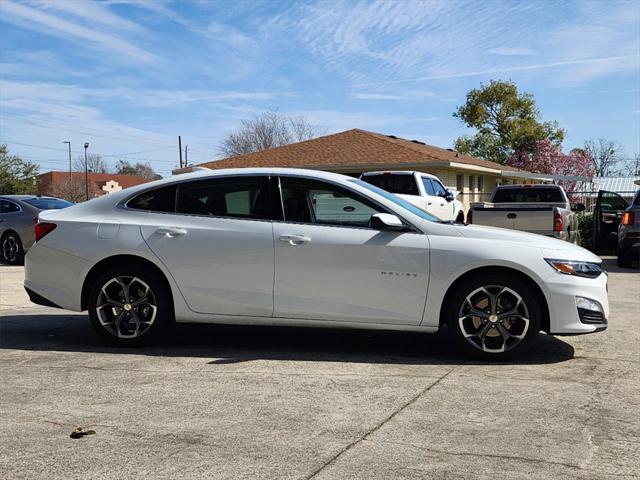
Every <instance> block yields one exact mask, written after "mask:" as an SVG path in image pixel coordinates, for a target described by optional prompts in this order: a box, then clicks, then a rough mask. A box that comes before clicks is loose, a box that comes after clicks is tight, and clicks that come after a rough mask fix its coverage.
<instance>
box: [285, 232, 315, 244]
mask: <svg viewBox="0 0 640 480" xmlns="http://www.w3.org/2000/svg"><path fill="white" fill-rule="evenodd" d="M279 240H280V241H281V242H288V243H289V245H300V244H302V243H309V242H311V238H310V237H307V236H306V235H289V234H285V235H280V237H279Z"/></svg>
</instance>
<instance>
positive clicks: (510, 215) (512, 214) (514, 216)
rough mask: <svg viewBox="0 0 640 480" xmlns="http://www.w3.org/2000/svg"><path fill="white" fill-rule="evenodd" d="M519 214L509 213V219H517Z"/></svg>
mask: <svg viewBox="0 0 640 480" xmlns="http://www.w3.org/2000/svg"><path fill="white" fill-rule="evenodd" d="M517 217H518V214H517V213H507V218H517Z"/></svg>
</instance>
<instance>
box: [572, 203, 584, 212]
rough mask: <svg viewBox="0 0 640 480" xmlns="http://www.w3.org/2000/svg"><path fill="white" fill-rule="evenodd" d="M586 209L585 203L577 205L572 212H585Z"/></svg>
mask: <svg viewBox="0 0 640 480" xmlns="http://www.w3.org/2000/svg"><path fill="white" fill-rule="evenodd" d="M585 209H586V208H585V206H584V203H576V204H575V205H574V206H573V208H572V209H571V210H573V211H574V212H584V211H585Z"/></svg>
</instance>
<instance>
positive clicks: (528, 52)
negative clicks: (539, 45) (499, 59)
mask: <svg viewBox="0 0 640 480" xmlns="http://www.w3.org/2000/svg"><path fill="white" fill-rule="evenodd" d="M487 53H489V54H491V55H502V56H506V57H519V56H533V55H535V54H536V51H535V50H534V49H532V48H526V47H497V48H491V49H489V50H487Z"/></svg>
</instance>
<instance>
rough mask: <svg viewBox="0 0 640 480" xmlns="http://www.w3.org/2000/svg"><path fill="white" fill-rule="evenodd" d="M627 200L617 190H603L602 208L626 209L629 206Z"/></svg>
mask: <svg viewBox="0 0 640 480" xmlns="http://www.w3.org/2000/svg"><path fill="white" fill-rule="evenodd" d="M628 206H629V205H628V204H627V201H626V200H625V199H624V198H622V197H621V196H620V195H618V194H617V193H615V192H602V196H601V197H600V208H601V209H602V210H624V209H626V208H627V207H628Z"/></svg>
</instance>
